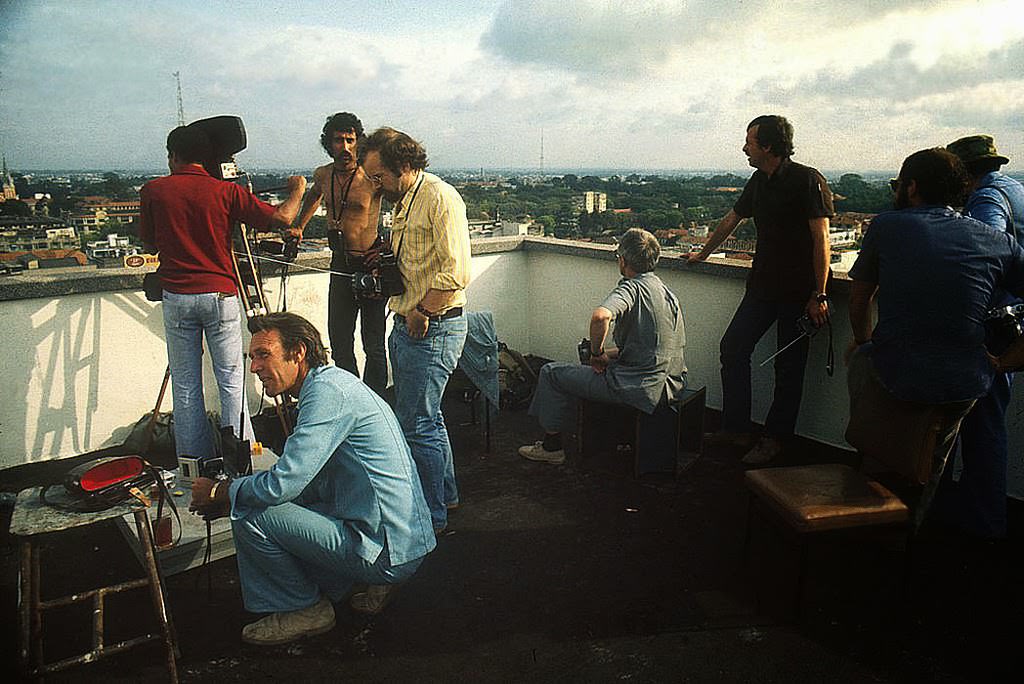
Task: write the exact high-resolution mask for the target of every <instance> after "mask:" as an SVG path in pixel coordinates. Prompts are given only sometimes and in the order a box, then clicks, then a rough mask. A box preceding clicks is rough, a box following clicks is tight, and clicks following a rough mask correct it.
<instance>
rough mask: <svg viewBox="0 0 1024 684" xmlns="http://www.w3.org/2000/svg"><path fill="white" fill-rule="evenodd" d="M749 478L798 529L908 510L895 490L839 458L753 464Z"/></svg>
mask: <svg viewBox="0 0 1024 684" xmlns="http://www.w3.org/2000/svg"><path fill="white" fill-rule="evenodd" d="M745 482H746V485H747V488H748V489H749V490H750V491H751V492H752V493H753V494H754V495H756V496H757V497H758V498H760V499H761V500H763V501H764V502H765V503H767V504H768V505H769V506H770V507H771V508H772V509H774V510H775V511H776V512H778V513H779V515H781V516H782V517H783V519H784V520H785V521H786V523H787V524H789V525H790V526H791V527H793V528H794V529H795V530H796V531H798V532H822V531H826V530H838V529H844V528H848V527H862V526H865V525H886V524H894V523H901V522H905V521H906V520H907V518H908V514H909V511H908V509H907V506H906V505H905V504H904V503H903V502H902V501H900V499H899V498H898V497H897V496H896V495H895V494H893V493H892V492H890V491H889V490H888V489H886V488H885V487H883V486H882V485H881V484H879V483H877V482H875V481H873V480H870V479H868V478H867V477H865V476H864V475H863V473H861V472H860V471H857V470H854V469H853V468H850V467H849V466H845V465H841V464H838V463H825V464H817V465H809V466H797V467H790V468H761V469H758V470H748V471H747V473H746V477H745Z"/></svg>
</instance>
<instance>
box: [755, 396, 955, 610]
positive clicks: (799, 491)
mask: <svg viewBox="0 0 1024 684" xmlns="http://www.w3.org/2000/svg"><path fill="white" fill-rule="evenodd" d="M887 401H889V404H888V405H885V406H884V407H885V408H887V409H888V414H887V415H886V416H883V415H878V416H877V417H875V422H874V423H873V424H872V425H868V426H866V427H865V428H864V429H865V431H866V432H869V433H871V437H870V439H868V440H865V441H862V440H861V439H860V438H859V436H858V437H854V435H853V433H851V431H850V430H848V431H847V440H848V441H849V442H850V443H851V444H854V446H857V447H858V448H859V449H860V451H861V454H862V456H865V457H867V458H869V459H870V460H872V461H873V462H876V463H879V464H881V465H882V467H883V468H884V469H885V470H886V471H887V472H892V473H896V474H898V475H899V476H900V477H902V478H903V479H904V480H905V481H906V482H908V483H911V484H913V485H924V491H923V493H922V495H921V498H920V500H919V501H918V505H917V509H916V511H915V512H914V515H913V516H911V511H910V509H909V508H908V507H907V505H906V504H905V503H904V502H903V501H902V500H900V499H899V498H898V497H897V496H896V495H895V494H893V493H892V492H891V491H889V490H888V489H887V488H885V487H884V486H882V485H881V484H880V483H878V482H876V481H875V480H872V479H871V478H869V477H867V476H866V475H864V474H863V473H862V472H860V471H859V470H855V469H853V468H851V467H849V466H846V465H842V464H837V463H826V464H818V465H808V466H797V467H790V468H762V469H758V470H748V471H747V472H746V475H745V478H744V481H745V484H746V487H747V490H748V491H749V492H750V506H749V508H748V513H747V531H746V535H745V540H744V547H743V556H744V563H746V562H747V555H748V550H749V547H750V527H751V521H752V518H753V510H754V505H755V503H757V502H762V503H764V504H765V505H766V506H767V508H768V509H769V510H770V511H771V512H772V513H774V514H775V516H776V517H777V519H778V520H779V521H781V522H782V523H783V527H784V528H785V529H787V530H788V531H789V532H791V533H793V535H795V537H796V539H797V541H798V544H799V548H800V560H799V568H798V571H797V587H796V606H795V610H794V613H795V615H796V616H797V617H798V618H799V615H800V607H801V605H802V598H803V590H804V579H805V574H806V565H807V545H808V544H809V542H810V540H811V539H814V538H815V537H816V536H818V535H821V534H823V533H830V532H837V531H849V530H855V529H862V528H886V527H890V528H896V529H898V531H899V532H900V534H901V535H902V538H903V540H904V544H903V547H904V549H905V548H906V546H907V544H908V543H909V540H910V534H911V533H912V532H913V530H914V529H916V525H918V524H919V523H920V520H921V519H923V516H924V512H925V511H924V509H926V508H927V505H928V503H929V502H930V499H931V494H932V493H933V492H934V490H935V488H936V487H937V486H938V483H939V478H940V477H941V475H942V470H943V467H944V466H945V463H946V460H947V458H948V456H949V452H950V451H951V450H952V447H953V443H954V442H955V440H956V435H957V432H958V430H959V428H960V422H961V420H962V419H963V417H964V415H966V414H967V411H968V410H969V409H970V407H971V405H972V404H973V402H959V403H956V404H946V405H935V406H929V405H913V404H908V403H906V402H897V401H895V400H891V399H890V400H887ZM876 410H879V409H876ZM886 421H888V423H887V422H886ZM852 424H853V421H851V425H852ZM887 424H888V425H890V426H891V428H892V429H886V426H887ZM894 430H895V432H894ZM895 433H898V434H895ZM887 437H888V438H887ZM908 523H913V525H910V524H908Z"/></svg>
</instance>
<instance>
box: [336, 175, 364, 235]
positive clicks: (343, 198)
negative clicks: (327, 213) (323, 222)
mask: <svg viewBox="0 0 1024 684" xmlns="http://www.w3.org/2000/svg"><path fill="white" fill-rule="evenodd" d="M358 172H359V167H358V166H357V167H356V168H354V169H352V173H351V174H350V175H349V177H348V180H347V181H345V188H344V189H343V190H342V193H341V205H340V207H339V205H338V204H335V199H334V198H335V194H334V183H335V181H336V180H337V178H338V169H336V168H334V167H333V166H332V167H331V218H332V219H334V222H335V223H337V222H338V221H340V220H341V216H342V214H344V213H345V207H347V206H348V193H349V191H350V190H351V189H352V181H354V180H355V179H356V174H357V173H358Z"/></svg>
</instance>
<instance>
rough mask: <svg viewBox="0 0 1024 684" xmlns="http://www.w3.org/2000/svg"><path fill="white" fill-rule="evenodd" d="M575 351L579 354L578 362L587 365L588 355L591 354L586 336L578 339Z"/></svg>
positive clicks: (588, 363) (588, 361)
mask: <svg viewBox="0 0 1024 684" xmlns="http://www.w3.org/2000/svg"><path fill="white" fill-rule="evenodd" d="M576 353H577V354H579V355H580V363H582V364H583V365H584V366H589V365H590V357H591V356H592V354H591V353H590V340H588V339H587V338H586V337H584V338H583V339H582V340H580V343H579V344H577V345H576Z"/></svg>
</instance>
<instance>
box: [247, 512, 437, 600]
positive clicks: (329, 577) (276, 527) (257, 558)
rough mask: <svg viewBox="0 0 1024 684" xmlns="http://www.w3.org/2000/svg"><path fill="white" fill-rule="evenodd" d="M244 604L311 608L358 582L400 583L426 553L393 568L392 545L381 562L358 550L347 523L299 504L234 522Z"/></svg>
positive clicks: (338, 597)
mask: <svg viewBox="0 0 1024 684" xmlns="http://www.w3.org/2000/svg"><path fill="white" fill-rule="evenodd" d="M231 533H232V535H233V536H234V540H235V553H236V554H237V558H238V576H239V579H240V581H241V584H242V600H243V602H244V603H245V609H246V610H248V611H250V612H252V613H280V612H285V611H291V610H300V609H302V608H308V607H310V606H312V605H313V604H315V603H316V602H317V601H319V600H320V597H321V596H326V597H327V598H328V599H330V600H331V601H335V602H337V601H340V600H341V599H343V598H345V596H347V595H348V593H349V592H350V591H351V590H352V587H353V585H355V584H397V583H399V582H404V581H405V580H407V579H409V578H410V577H412V576H413V574H414V573H415V572H416V570H417V568H419V566H420V563H421V562H422V561H423V559H422V558H417V559H416V560H412V561H409V562H408V563H403V564H401V565H397V566H395V567H391V564H390V562H389V561H388V549H387V546H385V547H384V550H383V551H381V552H380V555H379V556H378V557H377V560H376V562H374V563H369V562H367V561H366V560H364V559H363V558H361V557H360V556H359V555H358V554H357V553H356V551H355V541H356V540H355V535H354V534H353V533H352V531H351V530H350V529H349V528H348V527H346V525H345V524H344V522H342V521H340V520H334V519H333V518H328V517H327V516H325V515H322V514H320V513H318V512H316V511H313V510H310V509H308V508H305V507H303V506H300V505H298V504H294V503H286V504H281V505H279V506H271V507H270V508H267V509H265V510H264V511H263V512H262V513H259V514H257V515H255V516H251V517H248V518H244V519H242V520H233V521H232V522H231Z"/></svg>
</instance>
